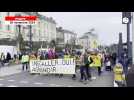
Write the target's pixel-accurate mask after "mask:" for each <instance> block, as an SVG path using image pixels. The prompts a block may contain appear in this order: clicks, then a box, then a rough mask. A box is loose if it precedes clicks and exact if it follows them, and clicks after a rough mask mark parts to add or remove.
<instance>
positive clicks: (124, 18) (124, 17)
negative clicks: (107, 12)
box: [122, 12, 131, 24]
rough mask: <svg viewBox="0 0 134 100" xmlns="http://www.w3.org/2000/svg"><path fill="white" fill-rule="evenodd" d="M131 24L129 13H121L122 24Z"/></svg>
mask: <svg viewBox="0 0 134 100" xmlns="http://www.w3.org/2000/svg"><path fill="white" fill-rule="evenodd" d="M128 23H131V12H122V24H128Z"/></svg>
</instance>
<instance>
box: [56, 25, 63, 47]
mask: <svg viewBox="0 0 134 100" xmlns="http://www.w3.org/2000/svg"><path fill="white" fill-rule="evenodd" d="M56 42H57V44H58V45H59V46H64V30H63V29H62V27H57V28H56Z"/></svg>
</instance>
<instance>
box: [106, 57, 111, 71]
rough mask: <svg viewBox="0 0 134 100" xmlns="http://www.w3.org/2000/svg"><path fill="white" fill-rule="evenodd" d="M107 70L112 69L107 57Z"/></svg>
mask: <svg viewBox="0 0 134 100" xmlns="http://www.w3.org/2000/svg"><path fill="white" fill-rule="evenodd" d="M107 70H110V71H111V70H112V68H111V61H110V59H108V58H107V59H106V71H107Z"/></svg>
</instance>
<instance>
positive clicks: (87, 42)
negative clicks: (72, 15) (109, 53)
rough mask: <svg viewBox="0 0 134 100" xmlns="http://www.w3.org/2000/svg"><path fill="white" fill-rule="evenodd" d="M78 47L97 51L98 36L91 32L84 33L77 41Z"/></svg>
mask: <svg viewBox="0 0 134 100" xmlns="http://www.w3.org/2000/svg"><path fill="white" fill-rule="evenodd" d="M77 44H78V45H81V46H82V47H83V48H84V49H97V48H98V36H97V34H93V33H91V32H87V33H84V35H83V36H81V37H80V38H79V39H78V41H77Z"/></svg>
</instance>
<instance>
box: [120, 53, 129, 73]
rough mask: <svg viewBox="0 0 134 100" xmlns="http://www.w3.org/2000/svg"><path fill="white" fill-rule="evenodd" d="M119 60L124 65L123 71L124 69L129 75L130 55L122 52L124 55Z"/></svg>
mask: <svg viewBox="0 0 134 100" xmlns="http://www.w3.org/2000/svg"><path fill="white" fill-rule="evenodd" d="M119 61H120V63H121V64H122V65H123V71H124V73H125V75H127V72H128V66H129V60H128V56H127V55H126V54H122V56H121V58H120V59H119Z"/></svg>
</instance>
